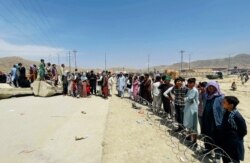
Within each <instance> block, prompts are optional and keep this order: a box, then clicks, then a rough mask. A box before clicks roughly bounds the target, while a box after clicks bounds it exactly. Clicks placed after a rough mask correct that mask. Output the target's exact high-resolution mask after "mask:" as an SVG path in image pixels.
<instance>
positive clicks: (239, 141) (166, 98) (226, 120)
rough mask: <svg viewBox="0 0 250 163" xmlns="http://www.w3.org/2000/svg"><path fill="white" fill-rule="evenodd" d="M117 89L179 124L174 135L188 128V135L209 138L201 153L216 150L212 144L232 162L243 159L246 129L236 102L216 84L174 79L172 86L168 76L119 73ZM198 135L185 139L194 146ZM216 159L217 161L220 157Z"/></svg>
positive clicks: (235, 98) (179, 78)
mask: <svg viewBox="0 0 250 163" xmlns="http://www.w3.org/2000/svg"><path fill="white" fill-rule="evenodd" d="M117 90H118V95H119V96H120V97H124V92H126V90H127V92H128V94H129V97H130V98H131V99H133V100H135V101H137V102H142V101H147V103H146V104H149V105H151V106H152V111H153V112H158V111H164V114H165V118H168V119H172V120H175V121H176V122H178V124H179V127H178V128H177V129H176V130H175V132H178V131H181V130H183V129H188V130H189V131H190V133H191V132H192V133H193V132H195V133H197V134H198V133H201V134H203V135H206V136H208V137H209V138H207V140H206V143H205V144H204V145H205V149H206V150H204V151H203V153H208V152H209V151H211V150H212V149H213V148H215V147H214V146H213V145H212V144H215V145H216V146H219V147H221V148H222V149H223V150H224V151H225V152H227V154H228V155H229V156H230V157H231V158H232V159H233V161H234V162H240V160H243V159H244V143H243V138H244V136H245V135H246V134H247V126H246V122H245V120H244V118H243V117H242V115H241V114H240V112H239V110H238V109H237V105H238V103H239V100H238V99H237V97H235V96H226V95H225V94H223V93H222V92H221V89H220V85H219V83H218V82H216V81H210V82H199V83H198V84H197V81H196V79H195V78H189V79H188V80H187V81H186V80H185V79H184V78H182V77H177V78H176V79H174V83H171V77H170V76H167V75H160V74H156V75H155V76H151V77H150V75H149V74H144V75H127V74H123V73H120V74H119V75H118V80H117ZM140 99H144V100H142V101H141V100H140ZM163 117H164V116H163ZM197 134H193V135H192V136H190V137H188V138H187V139H189V140H190V141H192V143H196V141H197ZM210 138H211V139H210ZM217 157H218V158H217V159H219V158H220V156H219V155H217ZM222 159H223V162H230V159H228V158H227V157H222Z"/></svg>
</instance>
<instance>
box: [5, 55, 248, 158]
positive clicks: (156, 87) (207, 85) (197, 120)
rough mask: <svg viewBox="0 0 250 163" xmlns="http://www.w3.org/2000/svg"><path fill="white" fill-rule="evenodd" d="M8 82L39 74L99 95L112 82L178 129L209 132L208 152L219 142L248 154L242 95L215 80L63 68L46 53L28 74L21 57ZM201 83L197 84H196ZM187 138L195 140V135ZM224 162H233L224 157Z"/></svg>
mask: <svg viewBox="0 0 250 163" xmlns="http://www.w3.org/2000/svg"><path fill="white" fill-rule="evenodd" d="M6 80H7V82H9V84H11V85H12V86H14V87H29V86H30V83H32V82H34V81H35V80H40V81H47V82H50V83H51V84H52V85H54V86H58V85H62V87H63V95H68V96H73V97H77V98H79V97H88V96H90V95H99V96H102V97H103V98H104V99H107V98H108V97H109V96H112V94H113V93H114V86H115V84H116V89H117V92H118V96H119V97H121V98H124V94H125V93H126V92H127V93H128V95H129V98H131V99H132V100H134V101H136V102H139V103H143V102H145V101H146V104H147V105H150V106H152V111H153V112H164V117H165V118H167V119H169V120H172V121H176V122H178V124H179V126H178V128H177V129H176V132H178V131H181V130H183V129H184V128H185V129H188V130H189V131H190V132H196V133H199V132H200V133H201V134H204V135H207V136H208V137H210V138H211V139H207V141H206V142H207V143H205V148H206V150H205V151H203V152H204V153H206V152H208V151H210V150H212V149H213V148H214V146H213V145H211V144H215V145H217V146H220V147H221V148H222V149H224V150H225V151H226V152H227V154H228V155H229V156H230V157H231V158H232V159H233V160H234V162H240V160H243V158H244V145H243V138H244V136H245V135H246V134H247V126H246V122H245V120H244V118H243V117H242V115H241V114H240V112H239V110H238V109H237V105H238V103H239V100H238V99H237V97H235V96H226V95H225V94H223V93H222V92H221V89H220V85H219V83H218V82H216V81H210V82H199V83H198V82H197V81H196V78H189V79H188V80H187V81H186V80H185V79H184V78H183V77H177V78H175V79H174V80H173V83H172V79H171V77H170V76H168V75H164V74H162V75H161V74H159V73H156V74H153V75H152V74H142V75H138V74H127V73H123V72H121V73H119V74H112V73H111V72H108V71H102V72H100V73H95V72H94V71H90V72H78V70H77V69H75V70H74V72H73V73H72V72H69V71H68V70H66V69H65V65H64V64H61V65H60V67H59V68H57V66H56V65H55V64H51V63H49V62H48V63H46V64H45V61H44V60H43V59H41V62H40V64H39V66H38V67H37V66H36V65H31V66H30V68H29V77H28V78H27V77H26V69H25V67H24V66H23V65H22V63H19V64H15V65H13V67H12V68H11V71H10V73H9V75H8V77H7V79H6ZM197 83H198V84H197ZM188 139H190V141H192V142H193V143H196V141H197V135H196V134H193V135H192V136H190V137H189V138H188ZM223 161H224V162H229V161H230V160H228V159H227V158H226V157H223Z"/></svg>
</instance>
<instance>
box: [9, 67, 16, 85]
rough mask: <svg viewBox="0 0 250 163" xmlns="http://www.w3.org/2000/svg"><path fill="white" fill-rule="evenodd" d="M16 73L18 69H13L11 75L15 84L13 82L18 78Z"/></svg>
mask: <svg viewBox="0 0 250 163" xmlns="http://www.w3.org/2000/svg"><path fill="white" fill-rule="evenodd" d="M16 71H17V69H16V68H15V67H12V68H11V71H10V73H11V81H12V82H13V81H14V80H15V79H16V77H17V73H16Z"/></svg>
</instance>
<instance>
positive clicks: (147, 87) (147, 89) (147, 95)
mask: <svg viewBox="0 0 250 163" xmlns="http://www.w3.org/2000/svg"><path fill="white" fill-rule="evenodd" d="M142 84H143V88H144V91H143V98H144V99H145V100H147V102H148V104H151V103H152V102H153V98H152V95H151V90H152V86H151V85H152V81H151V79H150V78H149V74H145V78H144V81H143V83H142Z"/></svg>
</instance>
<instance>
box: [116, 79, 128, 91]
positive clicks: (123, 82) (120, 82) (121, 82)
mask: <svg viewBox="0 0 250 163" xmlns="http://www.w3.org/2000/svg"><path fill="white" fill-rule="evenodd" d="M117 84H118V91H120V92H124V89H125V86H126V79H125V77H124V76H121V77H119V79H118V83H117Z"/></svg>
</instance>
